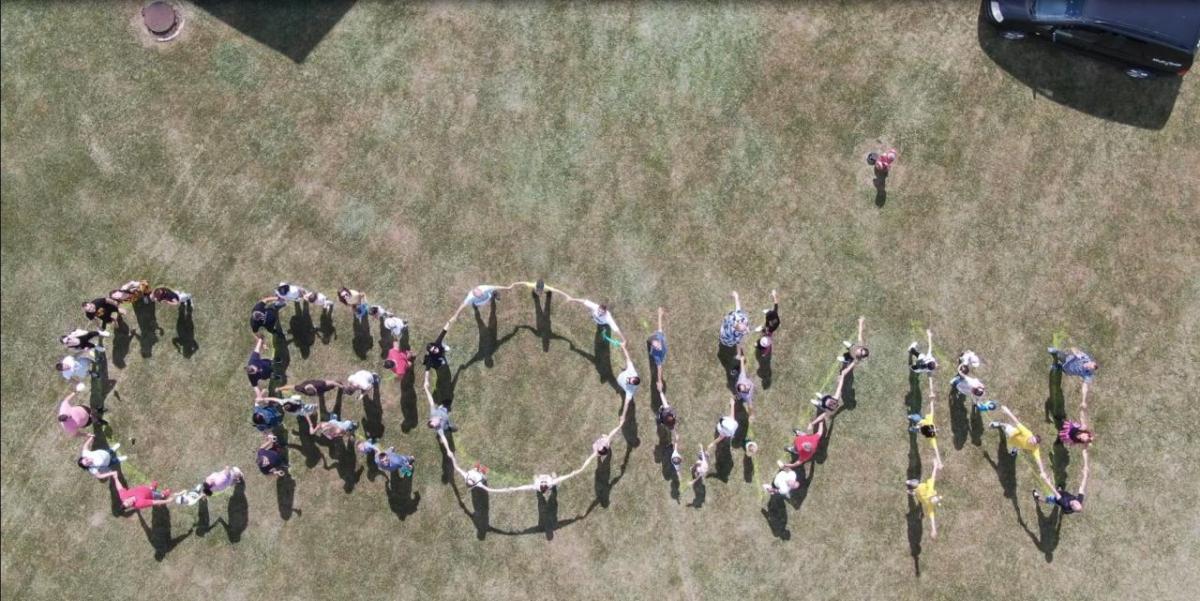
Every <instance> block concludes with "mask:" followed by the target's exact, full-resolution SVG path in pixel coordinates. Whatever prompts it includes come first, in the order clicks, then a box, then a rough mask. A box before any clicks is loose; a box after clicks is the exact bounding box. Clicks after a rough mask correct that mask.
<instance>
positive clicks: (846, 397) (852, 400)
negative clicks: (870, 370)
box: [838, 366, 858, 411]
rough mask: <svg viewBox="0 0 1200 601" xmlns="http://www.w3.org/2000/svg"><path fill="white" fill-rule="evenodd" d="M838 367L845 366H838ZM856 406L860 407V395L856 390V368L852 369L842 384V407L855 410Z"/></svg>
mask: <svg viewBox="0 0 1200 601" xmlns="http://www.w3.org/2000/svg"><path fill="white" fill-rule="evenodd" d="M838 369H843V368H842V366H838ZM855 407H858V395H857V394H856V393H855V391H854V370H850V373H848V374H846V379H845V381H844V382H843V384H842V408H843V409H844V410H846V411H854V408H855Z"/></svg>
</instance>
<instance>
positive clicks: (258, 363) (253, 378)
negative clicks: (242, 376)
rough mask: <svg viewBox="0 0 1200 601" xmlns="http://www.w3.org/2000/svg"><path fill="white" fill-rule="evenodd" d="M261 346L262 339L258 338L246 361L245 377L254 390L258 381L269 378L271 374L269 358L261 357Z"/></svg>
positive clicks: (256, 388)
mask: <svg viewBox="0 0 1200 601" xmlns="http://www.w3.org/2000/svg"><path fill="white" fill-rule="evenodd" d="M262 347H263V339H262V338H258V339H257V340H256V341H255V343H254V350H253V351H251V352H250V359H248V360H247V361H246V377H247V378H248V379H249V380H250V386H251V387H253V388H254V389H255V390H256V391H257V390H258V383H259V382H261V381H263V380H270V379H271V375H272V367H271V360H270V359H264V358H263V356H262V354H261V353H262Z"/></svg>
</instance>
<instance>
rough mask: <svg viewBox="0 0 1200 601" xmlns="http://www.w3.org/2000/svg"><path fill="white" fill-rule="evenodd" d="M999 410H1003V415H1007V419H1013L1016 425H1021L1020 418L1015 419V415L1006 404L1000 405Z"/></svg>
mask: <svg viewBox="0 0 1200 601" xmlns="http://www.w3.org/2000/svg"><path fill="white" fill-rule="evenodd" d="M1000 410H1001V411H1003V412H1004V415H1007V416H1008V418H1009V419H1011V420H1013V422H1014V423H1015V424H1017V425H1018V426H1019V425H1021V420H1019V419H1017V416H1015V415H1013V412H1012V411H1010V410H1009V409H1008V405H1000Z"/></svg>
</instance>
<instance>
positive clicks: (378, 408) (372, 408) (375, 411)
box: [362, 382, 384, 439]
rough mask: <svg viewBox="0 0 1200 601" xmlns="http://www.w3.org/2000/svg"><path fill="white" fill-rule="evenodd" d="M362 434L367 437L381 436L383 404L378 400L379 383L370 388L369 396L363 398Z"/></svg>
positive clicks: (379, 437)
mask: <svg viewBox="0 0 1200 601" xmlns="http://www.w3.org/2000/svg"><path fill="white" fill-rule="evenodd" d="M362 404H363V418H362V427H363V434H366V435H367V438H374V439H381V438H383V430H384V425H383V404H382V403H381V402H380V400H379V383H378V382H377V383H376V384H375V386H374V388H372V389H371V396H369V397H367V398H365V399H363V402H362Z"/></svg>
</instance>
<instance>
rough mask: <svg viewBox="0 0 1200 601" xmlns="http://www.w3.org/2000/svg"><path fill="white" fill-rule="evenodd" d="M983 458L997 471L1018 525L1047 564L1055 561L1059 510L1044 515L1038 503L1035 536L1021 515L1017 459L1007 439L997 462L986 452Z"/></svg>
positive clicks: (1002, 442)
mask: <svg viewBox="0 0 1200 601" xmlns="http://www.w3.org/2000/svg"><path fill="white" fill-rule="evenodd" d="M983 458H984V459H986V460H987V462H988V463H989V464H991V466H992V469H994V470H995V471H996V477H997V479H999V481H1000V486H1001V487H1002V489H1003V491H1004V496H1005V497H1006V498H1008V499H1009V500H1010V501H1012V506H1013V513H1015V514H1016V516H1017V524H1019V525H1020V526H1021V528H1022V529H1023V530H1024V531H1025V534H1027V535H1028V536H1029V539H1030V540H1031V541H1033V544H1034V545H1035V546H1036V547H1037V548H1038V550H1039V551H1041V552H1042V553H1043V554H1044V555H1045V556H1046V563H1050V562H1051V561H1054V550H1055V549H1057V548H1058V533H1059V529H1060V528H1061V526H1062V524H1061V521H1060V520H1061V519H1062V518H1061V515H1060V514H1059V511H1058V508H1057V507H1055V508H1054V509H1053V510H1052V511H1051V512H1050V515H1044V514H1043V513H1042V506H1041V503H1036V505H1037V515H1038V532H1037V533H1036V534H1035V533H1034V532H1033V531H1032V530H1030V529H1029V526H1028V524H1026V523H1025V518H1024V517H1023V516H1022V515H1021V504H1020V502H1019V501H1018V495H1017V474H1016V464H1017V458H1016V457H1014V456H1013V455H1011V454H1009V452H1008V443H1007V441H1006V440H1005V438H1004V437H1003V436H1001V437H1000V440H999V442H998V443H997V445H996V460H994V461H993V460H992V458H991V457H990V456H989V455H988V454H987V452H986V451H985V452H984V453H983Z"/></svg>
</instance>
